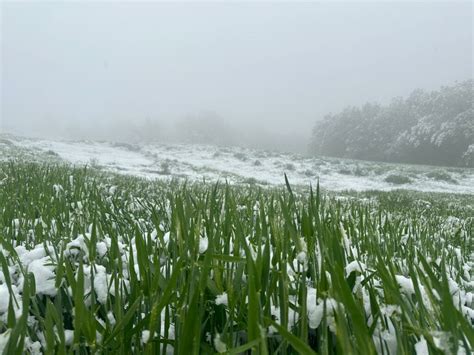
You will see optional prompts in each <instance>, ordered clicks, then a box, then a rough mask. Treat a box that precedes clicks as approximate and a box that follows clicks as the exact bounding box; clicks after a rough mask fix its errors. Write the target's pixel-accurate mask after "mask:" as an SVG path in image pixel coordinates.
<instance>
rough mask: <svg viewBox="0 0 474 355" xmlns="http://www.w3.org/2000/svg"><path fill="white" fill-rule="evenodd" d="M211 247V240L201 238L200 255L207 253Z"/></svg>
mask: <svg viewBox="0 0 474 355" xmlns="http://www.w3.org/2000/svg"><path fill="white" fill-rule="evenodd" d="M208 246H209V239H208V238H207V237H201V238H199V254H202V253H204V252H206V250H207V248H208Z"/></svg>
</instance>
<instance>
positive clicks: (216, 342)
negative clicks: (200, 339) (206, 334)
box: [214, 333, 227, 354]
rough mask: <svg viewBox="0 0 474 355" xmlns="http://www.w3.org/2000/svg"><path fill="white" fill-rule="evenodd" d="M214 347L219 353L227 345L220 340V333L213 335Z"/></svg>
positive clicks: (224, 350)
mask: <svg viewBox="0 0 474 355" xmlns="http://www.w3.org/2000/svg"><path fill="white" fill-rule="evenodd" d="M214 347H215V348H216V351H217V352H218V353H219V354H221V353H225V352H226V351H227V345H226V344H225V343H224V342H223V341H222V340H221V335H220V334H219V333H217V334H216V336H215V337H214Z"/></svg>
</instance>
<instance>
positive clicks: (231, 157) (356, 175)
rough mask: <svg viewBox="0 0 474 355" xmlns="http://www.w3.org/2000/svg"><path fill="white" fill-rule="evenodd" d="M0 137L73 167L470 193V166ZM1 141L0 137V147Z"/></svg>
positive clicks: (473, 181)
mask: <svg viewBox="0 0 474 355" xmlns="http://www.w3.org/2000/svg"><path fill="white" fill-rule="evenodd" d="M3 141H4V142H9V143H10V145H13V147H16V148H20V149H22V150H23V151H27V152H28V151H29V152H35V153H39V152H43V153H47V154H49V155H50V156H57V157H59V158H61V159H63V160H65V161H68V162H70V163H72V164H74V165H77V166H80V165H85V164H88V165H94V166H97V167H101V168H103V169H106V170H108V171H112V172H118V173H123V174H129V175H135V176H139V177H146V178H152V179H166V180H169V179H170V178H183V179H187V180H189V181H203V180H206V181H225V180H227V181H229V182H230V183H256V184H260V185H282V184H284V179H283V175H284V173H286V174H287V175H288V177H289V179H290V182H291V183H292V184H294V185H301V186H308V185H309V184H313V186H314V185H315V184H316V181H317V180H318V179H319V182H320V186H321V187H322V188H323V189H326V190H331V191H341V190H356V191H364V190H382V191H389V190H394V189H400V188H403V189H410V190H418V191H431V192H447V193H450V192H452V193H468V194H474V169H468V168H466V169H461V168H443V167H431V166H420V165H403V164H386V163H375V162H367V161H357V160H347V159H335V158H324V157H319V158H318V157H311V158H307V157H303V156H300V155H296V154H282V153H275V152H268V151H259V150H252V149H245V148H239V147H216V146H205V145H187V144H156V145H138V144H126V143H105V142H102V143H101V142H65V141H49V140H33V139H24V138H22V139H20V138H16V139H13V138H12V137H10V138H9V139H7V138H4V139H3ZM1 145H2V141H0V148H1ZM4 145H6V144H5V143H4ZM11 149H13V148H11ZM4 156H5V157H6V156H7V154H5V155H4Z"/></svg>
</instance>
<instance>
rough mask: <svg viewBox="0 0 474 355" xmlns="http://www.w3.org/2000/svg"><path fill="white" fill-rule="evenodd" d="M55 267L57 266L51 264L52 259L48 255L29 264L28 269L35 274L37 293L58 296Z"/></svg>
mask: <svg viewBox="0 0 474 355" xmlns="http://www.w3.org/2000/svg"><path fill="white" fill-rule="evenodd" d="M54 269H55V267H54V266H53V265H51V259H50V258H49V257H48V256H46V257H44V258H41V259H38V260H33V261H32V262H31V263H30V264H29V266H28V271H29V272H31V273H33V275H34V276H35V283H36V294H38V295H47V296H52V297H54V296H56V293H57V288H56V286H55V277H56V274H55V273H54Z"/></svg>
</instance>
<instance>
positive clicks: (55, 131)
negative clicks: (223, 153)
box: [0, 1, 473, 153]
mask: <svg viewBox="0 0 474 355" xmlns="http://www.w3.org/2000/svg"><path fill="white" fill-rule="evenodd" d="M1 12H2V21H1V39H2V41H1V68H2V79H1V84H2V85H1V86H2V93H1V119H0V122H1V125H0V127H1V129H2V130H3V131H6V132H10V133H15V134H19V135H26V136H36V137H46V138H62V139H95V140H97V139H99V140H118V141H130V142H140V141H147V142H149V141H158V142H170V141H171V142H175V141H190V142H207V143H215V144H237V145H241V146H249V147H258V148H269V149H278V150H283V151H296V152H303V153H307V152H308V147H309V144H310V138H311V130H312V129H313V126H314V125H315V123H316V122H318V121H320V120H322V119H323V117H325V116H326V115H327V114H329V113H337V112H340V111H342V110H343V109H345V108H346V107H347V106H361V105H363V104H365V103H366V102H370V103H374V102H377V103H380V104H388V103H390V101H391V100H392V99H393V98H394V97H399V96H401V97H407V96H408V95H410V93H411V92H412V91H413V90H415V89H424V90H428V91H430V90H438V89H439V88H440V87H441V86H443V85H453V84H454V83H455V82H456V81H464V80H467V79H469V78H472V63H473V61H472V3H471V2H422V3H410V2H381V3H375V2H371V3H359V2H336V3H330V2H318V3H295V4H293V3H292V4H289V3H265V2H264V3H251V2H249V3H161V2H143V3H118V2H104V3H102V2H87V3H85V4H84V3H79V2H68V3H67V2H63V3H62V2H38V3H33V2H14V1H12V2H9V1H6V2H2V4H1Z"/></svg>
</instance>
